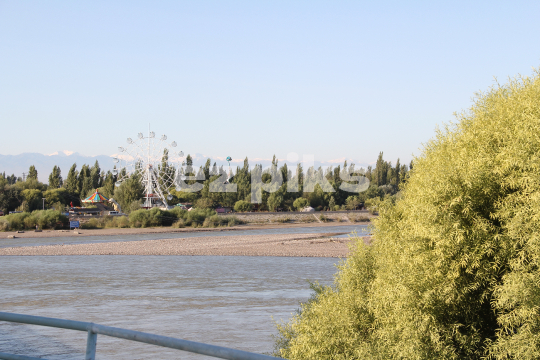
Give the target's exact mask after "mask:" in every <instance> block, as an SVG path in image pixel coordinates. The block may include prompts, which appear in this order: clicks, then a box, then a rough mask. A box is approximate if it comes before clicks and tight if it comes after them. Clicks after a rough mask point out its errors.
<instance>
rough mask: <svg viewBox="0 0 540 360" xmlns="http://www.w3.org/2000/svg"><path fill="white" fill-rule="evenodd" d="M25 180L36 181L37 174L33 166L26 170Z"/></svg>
mask: <svg viewBox="0 0 540 360" xmlns="http://www.w3.org/2000/svg"><path fill="white" fill-rule="evenodd" d="M26 178H27V179H34V180H37V179H38V172H37V170H36V167H35V166H34V165H31V166H30V168H29V169H28V176H27V177H26Z"/></svg>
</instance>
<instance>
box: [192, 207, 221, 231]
mask: <svg viewBox="0 0 540 360" xmlns="http://www.w3.org/2000/svg"><path fill="white" fill-rule="evenodd" d="M213 215H216V212H215V211H214V210H212V209H197V208H194V209H191V211H187V212H186V214H185V218H184V220H186V225H188V224H187V223H188V222H189V224H190V225H191V226H194V224H195V227H196V226H198V225H202V224H203V223H204V220H205V219H206V218H207V217H210V216H213Z"/></svg>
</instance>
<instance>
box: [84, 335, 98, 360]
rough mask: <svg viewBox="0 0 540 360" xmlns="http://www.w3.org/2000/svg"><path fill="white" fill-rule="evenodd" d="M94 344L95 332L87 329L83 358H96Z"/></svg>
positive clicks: (90, 359) (85, 359)
mask: <svg viewBox="0 0 540 360" xmlns="http://www.w3.org/2000/svg"><path fill="white" fill-rule="evenodd" d="M96 344H97V334H96V333H95V332H92V329H88V337H87V339H86V356H85V357H84V360H96Z"/></svg>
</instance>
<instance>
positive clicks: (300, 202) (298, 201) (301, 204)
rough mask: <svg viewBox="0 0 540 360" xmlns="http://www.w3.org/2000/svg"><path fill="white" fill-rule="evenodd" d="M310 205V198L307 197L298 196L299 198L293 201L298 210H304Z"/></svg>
mask: <svg viewBox="0 0 540 360" xmlns="http://www.w3.org/2000/svg"><path fill="white" fill-rule="evenodd" d="M308 205H309V201H308V199H305V198H298V199H296V200H294V202H293V206H294V208H295V209H296V210H297V211H300V210H302V209H303V208H305V207H306V206H308Z"/></svg>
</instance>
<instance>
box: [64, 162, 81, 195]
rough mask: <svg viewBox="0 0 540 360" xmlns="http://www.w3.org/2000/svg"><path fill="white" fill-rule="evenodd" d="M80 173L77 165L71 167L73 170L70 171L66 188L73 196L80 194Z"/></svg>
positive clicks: (65, 184)
mask: <svg viewBox="0 0 540 360" xmlns="http://www.w3.org/2000/svg"><path fill="white" fill-rule="evenodd" d="M78 175H79V173H78V171H77V164H76V163H75V164H73V165H71V168H70V169H69V172H68V176H67V178H66V181H65V183H64V187H65V188H66V190H67V191H68V192H69V193H71V194H78V193H79V179H78Z"/></svg>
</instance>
